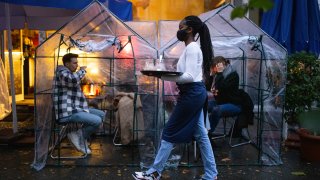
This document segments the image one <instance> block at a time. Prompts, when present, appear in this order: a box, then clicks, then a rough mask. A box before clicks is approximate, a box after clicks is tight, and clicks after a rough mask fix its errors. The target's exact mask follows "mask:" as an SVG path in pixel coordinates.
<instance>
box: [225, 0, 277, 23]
mask: <svg viewBox="0 0 320 180" xmlns="http://www.w3.org/2000/svg"><path fill="white" fill-rule="evenodd" d="M272 7H273V2H272V1H271V0H249V2H248V4H244V5H242V6H238V7H235V8H234V9H233V10H232V12H231V19H232V20H233V19H235V18H243V17H244V16H245V15H246V13H247V12H248V11H249V10H250V9H254V8H258V9H262V10H263V11H268V10H270V9H271V8H272Z"/></svg>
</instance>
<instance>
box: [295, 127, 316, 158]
mask: <svg viewBox="0 0 320 180" xmlns="http://www.w3.org/2000/svg"><path fill="white" fill-rule="evenodd" d="M298 133H299V136H300V153H301V158H302V159H303V160H306V161H311V162H320V153H319V152H320V136H314V135H312V134H311V133H310V131H308V130H307V129H304V128H301V129H299V130H298Z"/></svg>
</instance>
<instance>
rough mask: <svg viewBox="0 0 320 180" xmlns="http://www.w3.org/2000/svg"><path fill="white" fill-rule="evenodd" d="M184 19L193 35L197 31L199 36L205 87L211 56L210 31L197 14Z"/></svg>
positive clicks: (207, 83)
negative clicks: (191, 29)
mask: <svg viewBox="0 0 320 180" xmlns="http://www.w3.org/2000/svg"><path fill="white" fill-rule="evenodd" d="M184 19H185V20H186V25H187V26H189V27H192V28H193V35H194V36H195V35H196V34H197V33H199V37H200V47H201V51H202V57H203V64H202V73H203V80H204V83H205V85H206V87H209V86H210V82H209V81H210V80H209V79H210V66H211V60H212V58H213V48H212V43H211V37H210V32H209V29H208V26H207V25H206V24H205V23H204V22H202V21H201V19H200V18H199V17H198V16H187V17H186V18H184Z"/></svg>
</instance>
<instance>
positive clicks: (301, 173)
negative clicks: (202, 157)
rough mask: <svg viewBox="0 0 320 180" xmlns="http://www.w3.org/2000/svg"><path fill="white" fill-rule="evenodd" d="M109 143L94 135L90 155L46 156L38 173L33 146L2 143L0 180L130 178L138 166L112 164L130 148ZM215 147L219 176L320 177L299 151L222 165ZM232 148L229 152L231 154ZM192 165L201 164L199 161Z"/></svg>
mask: <svg viewBox="0 0 320 180" xmlns="http://www.w3.org/2000/svg"><path fill="white" fill-rule="evenodd" d="M108 142H111V141H110V139H109V140H108V137H107V138H105V137H102V138H101V137H100V138H96V139H94V140H93V143H92V145H91V147H92V150H93V155H92V156H90V157H87V158H86V159H85V160H76V161H63V162H62V163H63V164H64V165H65V166H63V167H58V166H56V161H53V160H51V159H49V160H48V165H47V166H46V167H45V168H44V169H43V170H41V171H39V172H37V171H35V170H33V169H32V168H30V164H31V163H32V161H33V157H34V149H33V146H30V145H29V146H25V145H24V146H17V145H16V146H12V145H10V146H8V145H1V146H0V154H1V161H0V179H1V180H2V179H46V180H48V179H114V180H116V179H119V180H121V179H133V178H131V173H132V172H133V171H137V170H139V167H137V166H134V167H128V166H125V165H123V166H119V165H115V166H113V165H114V164H126V161H128V162H130V161H131V157H130V154H131V152H132V151H131V148H122V147H114V146H113V145H111V144H109V145H106V144H108ZM248 146H250V145H248ZM243 148H245V147H243ZM216 149H218V150H217V151H216V158H217V163H218V164H219V165H218V170H219V173H220V174H219V179H257V180H260V179H261V180H264V179H266V180H270V179H281V180H282V179H285V180H286V179H288V180H291V179H308V180H309V179H320V163H318V164H316V163H308V162H302V161H300V158H299V151H298V150H292V149H291V150H287V149H284V151H283V157H282V159H283V165H279V166H262V167H261V166H252V165H247V166H245V165H244V166H232V165H225V164H224V163H222V161H223V160H225V158H223V157H221V156H220V155H221V154H222V153H221V151H219V147H216ZM247 149H249V148H247ZM107 151H109V152H107ZM233 151H235V150H232V151H229V152H228V153H229V154H230V156H231V155H232V154H234V153H233ZM236 151H238V150H236ZM235 153H236V152H235ZM122 161H123V162H122ZM112 164H113V165H112ZM182 164H185V163H184V162H182ZM195 164H196V165H201V162H198V163H195ZM230 164H232V163H230ZM202 172H203V171H202V167H179V168H177V169H175V170H174V169H173V170H167V171H165V172H164V175H163V178H162V179H178V180H180V179H186V180H187V179H193V178H194V177H196V176H198V175H200V174H202Z"/></svg>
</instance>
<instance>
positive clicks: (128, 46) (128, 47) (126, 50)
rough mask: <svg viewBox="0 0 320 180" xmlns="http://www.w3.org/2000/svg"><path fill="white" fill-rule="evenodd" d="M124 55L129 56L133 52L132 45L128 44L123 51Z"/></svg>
mask: <svg viewBox="0 0 320 180" xmlns="http://www.w3.org/2000/svg"><path fill="white" fill-rule="evenodd" d="M122 51H123V52H124V53H126V54H129V53H130V52H131V51H132V50H131V44H127V45H126V46H125V47H124V48H123V50H122Z"/></svg>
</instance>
